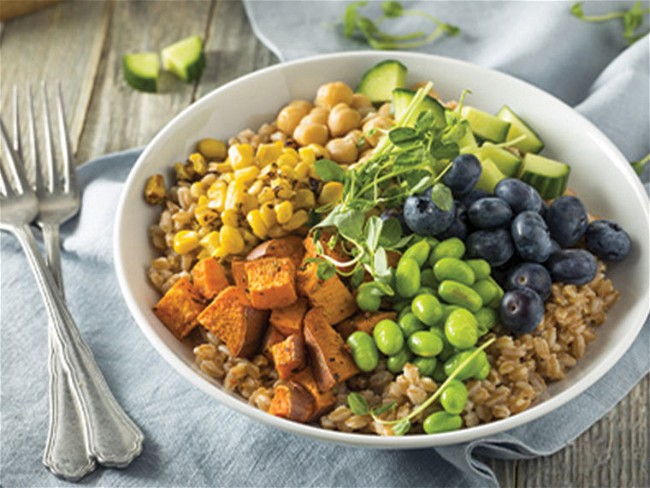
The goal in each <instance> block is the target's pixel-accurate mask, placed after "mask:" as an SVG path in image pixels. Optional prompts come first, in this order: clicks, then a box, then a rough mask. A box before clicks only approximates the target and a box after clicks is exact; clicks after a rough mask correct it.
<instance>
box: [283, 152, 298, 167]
mask: <svg viewBox="0 0 650 488" xmlns="http://www.w3.org/2000/svg"><path fill="white" fill-rule="evenodd" d="M298 161H299V159H298V157H297V156H294V155H293V154H282V155H281V156H280V157H279V158H278V166H295V165H296V164H297V163H298Z"/></svg>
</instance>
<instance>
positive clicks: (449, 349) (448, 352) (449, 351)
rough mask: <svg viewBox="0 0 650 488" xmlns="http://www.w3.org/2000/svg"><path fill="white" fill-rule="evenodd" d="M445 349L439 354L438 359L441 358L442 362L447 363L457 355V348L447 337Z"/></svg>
mask: <svg viewBox="0 0 650 488" xmlns="http://www.w3.org/2000/svg"><path fill="white" fill-rule="evenodd" d="M444 344H445V345H444V347H443V348H442V351H441V352H440V354H438V357H439V358H440V360H441V361H447V359H449V358H450V357H452V356H453V355H454V354H456V348H455V347H454V346H452V345H451V344H449V341H448V340H447V338H446V337H445V340H444Z"/></svg>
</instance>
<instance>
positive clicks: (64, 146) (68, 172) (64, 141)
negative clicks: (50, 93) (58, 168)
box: [56, 83, 77, 193]
mask: <svg viewBox="0 0 650 488" xmlns="http://www.w3.org/2000/svg"><path fill="white" fill-rule="evenodd" d="M56 98H57V115H58V120H57V122H58V129H59V137H60V143H61V155H62V157H63V190H64V191H65V192H66V193H68V192H70V191H71V190H72V191H76V187H77V185H76V181H75V171H74V167H73V164H72V157H71V156H70V138H69V137H68V127H67V125H66V123H65V111H64V110H63V95H62V94H61V83H57V97H56Z"/></svg>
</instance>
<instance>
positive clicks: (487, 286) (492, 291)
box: [472, 280, 499, 303]
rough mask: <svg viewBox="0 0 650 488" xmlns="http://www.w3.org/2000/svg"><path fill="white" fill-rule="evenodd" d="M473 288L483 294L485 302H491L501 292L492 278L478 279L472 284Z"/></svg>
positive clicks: (482, 297)
mask: <svg viewBox="0 0 650 488" xmlns="http://www.w3.org/2000/svg"><path fill="white" fill-rule="evenodd" d="M472 290H474V291H475V292H476V293H478V294H479V295H481V300H483V303H490V302H491V301H492V300H494V299H495V298H496V297H497V295H498V294H499V290H498V289H497V287H496V286H495V284H494V283H492V282H491V281H490V280H478V281H477V282H476V283H474V284H473V285H472Z"/></svg>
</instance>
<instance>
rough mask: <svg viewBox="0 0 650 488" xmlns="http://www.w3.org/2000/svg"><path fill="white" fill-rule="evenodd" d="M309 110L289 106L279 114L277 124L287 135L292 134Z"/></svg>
mask: <svg viewBox="0 0 650 488" xmlns="http://www.w3.org/2000/svg"><path fill="white" fill-rule="evenodd" d="M307 113H308V110H306V109H305V108H304V107H300V106H297V105H287V106H286V107H284V108H283V109H282V110H280V113H279V114H278V117H277V119H276V120H275V123H276V124H277V126H278V129H280V130H281V131H282V132H284V133H285V134H292V133H293V131H294V130H296V127H298V124H299V123H300V121H301V120H302V118H303V117H304V116H305V115H307Z"/></svg>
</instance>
